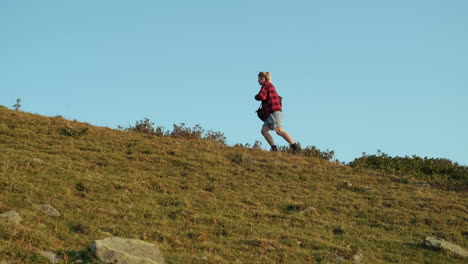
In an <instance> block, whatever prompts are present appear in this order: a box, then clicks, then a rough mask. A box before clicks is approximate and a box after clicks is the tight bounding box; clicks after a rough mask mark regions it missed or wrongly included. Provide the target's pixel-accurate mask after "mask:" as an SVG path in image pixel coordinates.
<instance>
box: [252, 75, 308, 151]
mask: <svg viewBox="0 0 468 264" xmlns="http://www.w3.org/2000/svg"><path fill="white" fill-rule="evenodd" d="M258 84H260V85H261V86H262V88H261V89H260V92H259V93H258V94H257V95H255V100H257V101H262V108H263V111H264V113H265V115H266V116H268V118H267V120H266V121H265V123H263V126H262V135H263V136H264V137H265V139H266V141H267V142H268V144H270V146H271V151H278V147H277V146H276V144H275V141H274V140H273V137H272V136H271V135H270V133H269V131H270V130H275V132H276V134H278V135H280V136H281V137H282V138H284V139H285V140H286V141H287V142H288V143H289V145H290V147H291V148H292V150H293V153H294V154H296V153H298V152H299V151H300V149H299V146H297V145H296V143H294V140H293V139H292V138H291V136H290V135H289V134H288V133H286V131H284V130H283V126H282V121H283V108H282V105H281V99H280V96H279V95H278V93H277V92H276V89H275V86H273V84H272V83H271V75H270V73H269V72H260V73H259V74H258Z"/></svg>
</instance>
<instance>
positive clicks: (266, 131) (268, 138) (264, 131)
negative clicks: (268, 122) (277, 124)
mask: <svg viewBox="0 0 468 264" xmlns="http://www.w3.org/2000/svg"><path fill="white" fill-rule="evenodd" d="M269 131H270V128H269V127H268V126H262V135H263V136H264V137H265V139H266V141H267V142H268V144H270V146H275V141H274V140H273V137H272V136H271V135H270V133H269Z"/></svg>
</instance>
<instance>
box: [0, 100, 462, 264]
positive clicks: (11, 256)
mask: <svg viewBox="0 0 468 264" xmlns="http://www.w3.org/2000/svg"><path fill="white" fill-rule="evenodd" d="M402 178H404V176H395V175H392V174H386V173H383V172H376V171H371V170H356V169H353V168H350V167H348V166H344V165H341V164H339V163H333V162H328V161H326V160H323V159H318V158H313V157H298V156H292V155H288V154H285V153H270V152H267V151H262V150H258V149H248V148H243V147H227V146H225V145H223V144H219V143H216V142H210V141H207V140H194V139H192V140H188V139H176V138H172V137H157V136H148V135H144V134H141V133H136V132H129V131H120V130H113V129H110V128H105V127H94V126H91V125H89V124H86V123H80V122H76V121H70V120H65V119H63V118H61V117H45V116H40V115H35V114H30V113H25V112H21V111H13V110H9V109H7V108H5V107H0V213H3V212H6V211H9V210H16V211H17V212H18V213H19V214H20V215H21V217H22V218H23V220H22V222H21V224H20V225H10V224H6V223H0V263H2V264H3V263H48V261H47V260H46V259H44V258H43V257H41V256H40V255H39V254H38V251H39V250H48V251H53V252H55V253H57V254H59V255H61V256H62V257H63V258H64V259H65V261H63V263H98V261H97V260H96V259H94V258H93V256H92V254H91V253H90V252H89V246H90V244H91V243H92V242H93V241H94V240H96V239H102V238H104V237H108V236H121V237H128V238H136V239H143V240H145V241H148V242H153V243H156V244H157V245H158V246H159V247H160V249H161V251H162V253H163V255H164V257H165V258H166V260H167V261H168V262H169V263H334V261H335V258H336V257H341V258H343V259H345V260H346V263H352V260H351V259H352V257H353V255H355V254H356V253H358V252H359V253H361V254H362V255H363V257H364V263H462V262H463V261H462V259H459V258H457V257H454V256H451V255H449V254H446V253H444V252H438V251H435V250H432V249H428V248H426V247H424V246H423V245H422V241H423V240H424V238H425V237H426V236H429V235H434V236H439V237H442V238H445V239H447V240H449V241H451V242H454V243H456V244H458V245H460V246H462V247H464V248H468V242H467V237H468V230H467V220H468V210H467V204H468V203H467V202H468V198H467V195H466V192H464V191H447V190H441V189H435V188H431V187H427V186H423V187H421V186H419V185H416V184H415V182H414V181H413V180H412V178H410V179H409V180H408V178H404V179H405V180H401V179H402ZM38 203H48V204H51V205H53V206H54V207H55V208H57V209H58V210H59V211H60V213H61V216H60V217H55V218H54V217H50V216H47V215H44V214H42V213H41V212H39V211H38V210H37V209H36V207H35V204H38ZM311 207H313V208H314V209H312V208H311ZM202 256H204V257H203V258H202ZM205 257H206V258H205Z"/></svg>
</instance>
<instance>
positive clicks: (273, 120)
mask: <svg viewBox="0 0 468 264" xmlns="http://www.w3.org/2000/svg"><path fill="white" fill-rule="evenodd" d="M282 123H283V112H281V111H276V112H273V113H271V115H270V116H268V118H267V121H265V123H263V126H267V127H269V128H270V129H272V130H273V129H275V128H277V127H282V126H283V125H282Z"/></svg>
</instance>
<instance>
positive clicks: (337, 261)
mask: <svg viewBox="0 0 468 264" xmlns="http://www.w3.org/2000/svg"><path fill="white" fill-rule="evenodd" d="M335 263H345V260H344V259H343V258H340V257H336V258H335Z"/></svg>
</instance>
